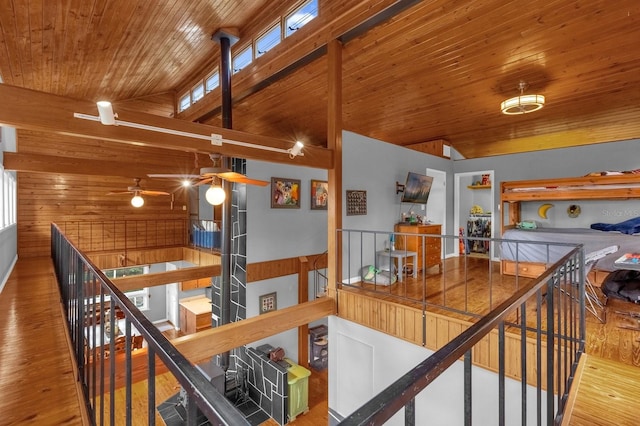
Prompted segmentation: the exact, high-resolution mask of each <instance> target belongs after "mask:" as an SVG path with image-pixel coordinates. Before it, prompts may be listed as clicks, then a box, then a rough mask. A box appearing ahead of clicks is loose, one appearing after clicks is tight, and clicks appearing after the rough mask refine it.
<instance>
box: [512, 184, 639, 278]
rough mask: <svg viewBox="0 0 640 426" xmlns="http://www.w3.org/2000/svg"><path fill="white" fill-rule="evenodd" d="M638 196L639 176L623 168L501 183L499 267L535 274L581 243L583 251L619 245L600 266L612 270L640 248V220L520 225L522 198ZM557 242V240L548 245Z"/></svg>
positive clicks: (614, 198) (623, 197)
mask: <svg viewBox="0 0 640 426" xmlns="http://www.w3.org/2000/svg"><path fill="white" fill-rule="evenodd" d="M624 199H640V175H638V174H627V173H623V174H620V175H613V176H609V175H607V176H600V175H598V176H591V175H590V176H584V177H576V178H557V179H542V180H529V181H511V182H502V184H501V202H502V208H503V217H504V218H506V219H505V220H503V225H502V239H504V240H506V241H504V242H503V243H501V272H502V273H504V274H509V275H515V274H518V275H521V276H526V277H537V276H538V275H540V274H541V273H542V272H543V271H544V270H545V269H546V267H547V265H550V264H552V263H553V262H555V261H557V260H558V259H560V257H562V256H563V255H564V254H566V253H568V252H569V251H570V250H571V249H572V248H573V247H575V245H576V244H583V245H584V248H585V254H588V253H590V252H593V251H597V250H602V249H604V248H606V247H610V246H614V245H617V246H619V249H618V251H617V252H616V253H611V254H609V255H607V256H605V257H604V258H602V259H600V260H599V261H598V263H597V266H596V268H597V269H598V270H600V271H605V272H608V271H612V270H613V269H614V266H613V262H614V261H615V260H616V259H617V258H618V257H620V255H621V253H627V252H640V236H639V235H632V234H633V233H635V231H636V230H640V219H637V218H636V219H633V220H630V221H625V223H621V224H593V225H592V228H594V226H595V228H596V229H590V228H537V229H526V230H525V229H518V227H517V224H519V223H521V217H520V213H521V202H527V201H535V202H545V201H553V200H566V201H573V200H624ZM545 243H553V244H545Z"/></svg>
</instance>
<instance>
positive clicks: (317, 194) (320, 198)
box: [310, 179, 329, 210]
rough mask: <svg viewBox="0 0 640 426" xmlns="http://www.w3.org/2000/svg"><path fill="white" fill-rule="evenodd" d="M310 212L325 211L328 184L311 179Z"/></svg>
mask: <svg viewBox="0 0 640 426" xmlns="http://www.w3.org/2000/svg"><path fill="white" fill-rule="evenodd" d="M310 193H311V210H327V199H328V198H329V182H325V181H322V180H313V179H311V191H310Z"/></svg>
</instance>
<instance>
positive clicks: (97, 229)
mask: <svg viewBox="0 0 640 426" xmlns="http://www.w3.org/2000/svg"><path fill="white" fill-rule="evenodd" d="M57 225H58V227H59V228H60V230H61V232H62V233H63V234H64V235H66V236H67V237H68V238H70V239H71V240H72V241H73V242H74V244H75V245H76V246H77V247H78V248H79V249H80V250H82V251H83V252H85V253H90V252H96V251H120V252H125V253H126V252H127V250H138V249H145V248H160V247H174V246H187V245H188V244H189V221H188V220H187V219H154V220H107V221H90V220H89V221H84V220H83V221H64V222H58V223H57Z"/></svg>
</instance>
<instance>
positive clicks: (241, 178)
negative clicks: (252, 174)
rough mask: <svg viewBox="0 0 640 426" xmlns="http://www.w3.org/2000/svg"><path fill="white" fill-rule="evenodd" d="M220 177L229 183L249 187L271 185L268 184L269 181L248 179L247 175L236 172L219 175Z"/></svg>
mask: <svg viewBox="0 0 640 426" xmlns="http://www.w3.org/2000/svg"><path fill="white" fill-rule="evenodd" d="M218 177H220V178H222V179H226V180H228V181H229V182H238V183H246V184H248V185H258V186H267V185H269V182H267V181H264V180H258V179H251V178H248V177H246V176H245V175H243V174H241V173H236V172H224V173H218Z"/></svg>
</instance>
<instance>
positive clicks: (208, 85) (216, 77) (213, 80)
mask: <svg viewBox="0 0 640 426" xmlns="http://www.w3.org/2000/svg"><path fill="white" fill-rule="evenodd" d="M218 86H220V73H219V72H218V70H215V71H214V72H213V74H211V75H210V76H209V77H207V78H206V80H205V81H204V90H205V92H206V93H209V92H211V91H212V90H213V89H215V88H216V87H218Z"/></svg>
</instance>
